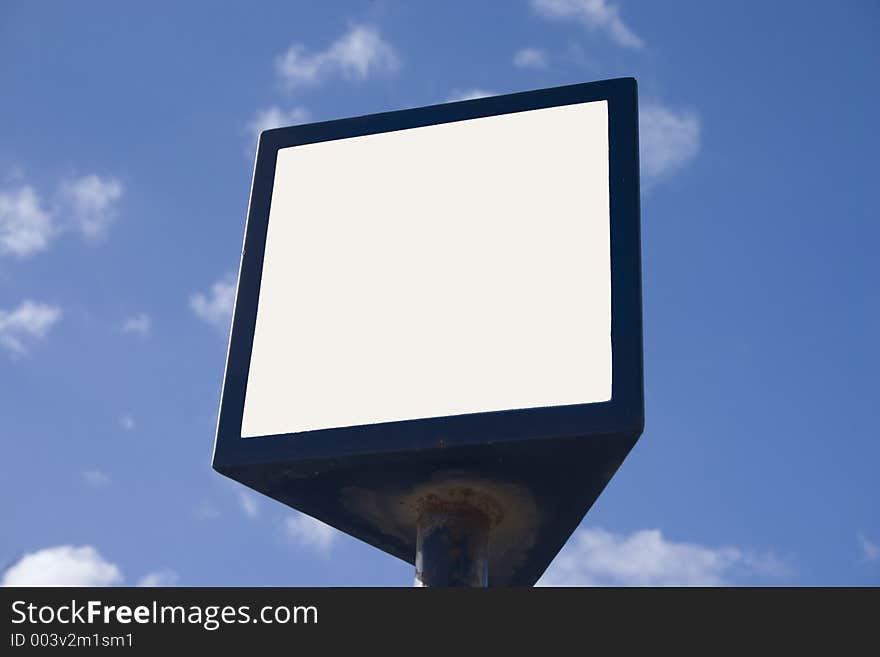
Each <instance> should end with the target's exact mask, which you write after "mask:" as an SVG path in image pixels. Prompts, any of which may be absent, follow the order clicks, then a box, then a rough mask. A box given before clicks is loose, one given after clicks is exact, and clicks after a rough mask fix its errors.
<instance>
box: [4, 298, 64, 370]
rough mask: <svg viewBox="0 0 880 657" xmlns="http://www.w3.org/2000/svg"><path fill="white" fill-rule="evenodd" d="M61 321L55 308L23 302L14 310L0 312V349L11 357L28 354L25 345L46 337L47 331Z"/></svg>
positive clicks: (59, 312)
mask: <svg viewBox="0 0 880 657" xmlns="http://www.w3.org/2000/svg"><path fill="white" fill-rule="evenodd" d="M59 319H61V310H60V309H59V308H57V307H56V306H50V305H48V304H45V303H36V302H34V301H30V300H27V301H23V302H22V303H21V305H19V306H18V308H16V309H15V310H11V311H7V310H0V347H4V348H5V349H6V350H7V351H8V352H9V353H10V354H11V355H12V356H13V357H15V356H24V355H25V354H27V353H28V349H27V343H29V342H32V341H34V340H39V339H42V338H44V337H46V334H47V333H48V332H49V329H50V328H52V326H53V325H54V324H55V323H56V322H57V321H58V320H59Z"/></svg>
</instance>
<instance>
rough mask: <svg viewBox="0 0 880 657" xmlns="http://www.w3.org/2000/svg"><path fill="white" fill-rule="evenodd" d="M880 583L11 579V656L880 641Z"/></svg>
mask: <svg viewBox="0 0 880 657" xmlns="http://www.w3.org/2000/svg"><path fill="white" fill-rule="evenodd" d="M878 591H880V589H612V588H595V589H549V588H543V589H542V588H537V589H484V590H479V589H367V588H358V589H355V588H350V589H349V588H346V589H327V588H322V589H318V588H154V589H150V588H140V589H135V588H7V589H2V605H3V607H4V610H3V612H2V616H3V636H2V637H0V646H2V647H0V654H3V655H17V654H22V653H26V652H32V651H34V650H41V651H48V650H52V651H63V650H69V649H71V648H73V649H75V650H79V651H83V650H88V651H89V652H95V651H99V652H106V651H107V650H111V651H114V652H125V653H134V654H154V655H155V654H158V652H157V651H160V650H161V651H169V650H170V651H172V652H171V654H177V652H178V651H183V650H197V651H198V653H197V654H206V652H205V651H210V650H221V651H222V654H224V655H226V654H231V652H230V651H242V654H253V653H254V651H255V650H264V649H272V650H273V652H274V651H282V650H283V651H284V652H285V653H286V654H310V653H312V652H313V651H314V653H315V654H331V655H332V654H341V653H342V651H343V650H345V651H348V652H350V651H351V650H352V649H354V650H356V651H357V652H364V653H365V654H369V655H373V654H382V655H385V654H397V653H398V652H399V653H404V652H405V653H407V654H411V653H414V652H415V653H418V652H422V650H423V648H430V650H429V652H431V653H432V654H433V653H434V652H435V651H436V650H439V649H442V650H451V651H454V652H455V654H461V655H468V654H473V652H474V651H475V650H476V649H477V647H478V646H482V647H483V649H490V650H492V651H493V653H487V654H496V653H497V651H500V650H513V651H514V653H515V654H519V653H520V652H521V651H522V650H523V649H524V647H525V646H533V647H535V648H536V649H539V648H541V649H540V650H539V652H540V654H542V655H543V654H559V653H565V654H575V653H584V654H587V653H589V652H590V651H594V650H596V649H598V648H599V647H605V648H612V649H614V650H615V652H617V651H620V650H629V649H636V648H640V649H644V648H655V649H656V648H657V647H658V646H665V647H669V648H679V647H685V646H694V647H698V648H701V649H710V650H715V649H717V648H719V647H729V648H734V647H738V648H741V649H747V650H757V651H759V652H763V651H764V650H766V649H768V648H770V647H779V648H785V649H791V648H792V647H794V646H797V645H806V646H809V647H811V648H812V649H816V648H819V647H822V646H823V645H825V646H827V647H828V648H832V649H833V651H834V653H835V654H841V652H842V651H841V649H842V648H845V647H848V646H852V647H853V648H859V647H861V648H866V647H868V646H871V645H872V644H873V645H874V646H875V647H876V622H877V610H878V609H880V593H878Z"/></svg>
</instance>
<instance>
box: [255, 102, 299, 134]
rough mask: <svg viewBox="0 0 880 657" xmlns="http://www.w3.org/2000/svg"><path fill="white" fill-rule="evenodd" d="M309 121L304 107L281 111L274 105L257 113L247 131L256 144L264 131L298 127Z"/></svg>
mask: <svg viewBox="0 0 880 657" xmlns="http://www.w3.org/2000/svg"><path fill="white" fill-rule="evenodd" d="M308 120H309V112H308V110H306V109H305V108H304V107H292V108H290V109H281V108H280V107H279V106H278V105H273V106H272V107H268V108H266V109H264V110H261V111H259V112H257V115H256V116H255V117H254V118H253V119H251V120H250V121H249V122H248V124H247V131H248V134H249V135H250V136H251V137H252V138H253V141H254V142H256V141H257V139H258V138H259V137H260V133H261V132H263V130H271V129H272V128H282V127H284V126H288V125H296V124H298V123H305V122H306V121H308Z"/></svg>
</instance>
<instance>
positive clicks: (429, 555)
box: [415, 504, 490, 587]
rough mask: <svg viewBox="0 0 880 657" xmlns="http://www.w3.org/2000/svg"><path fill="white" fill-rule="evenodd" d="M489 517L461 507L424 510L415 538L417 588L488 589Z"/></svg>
mask: <svg viewBox="0 0 880 657" xmlns="http://www.w3.org/2000/svg"><path fill="white" fill-rule="evenodd" d="M489 525H490V520H489V517H488V516H487V515H486V514H485V513H483V512H482V511H480V510H479V509H475V508H469V507H466V506H462V505H460V504H456V505H437V506H432V507H431V508H428V509H425V510H423V512H422V514H421V515H420V516H419V521H418V535H417V538H416V581H415V585H416V586H475V587H485V586H487V585H488V580H489Z"/></svg>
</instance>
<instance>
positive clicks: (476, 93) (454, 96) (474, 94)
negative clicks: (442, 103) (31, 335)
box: [446, 88, 495, 103]
mask: <svg viewBox="0 0 880 657" xmlns="http://www.w3.org/2000/svg"><path fill="white" fill-rule="evenodd" d="M493 95H495V92H494V91H487V90H486V89H480V88H475V89H467V90H465V91H459V90H458V89H456V90H455V91H453V92H452V93H451V94H449V97H448V98H447V99H446V102H447V103H454V102H456V101H459V100H473V99H475V98H486V97H487V96H493Z"/></svg>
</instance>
